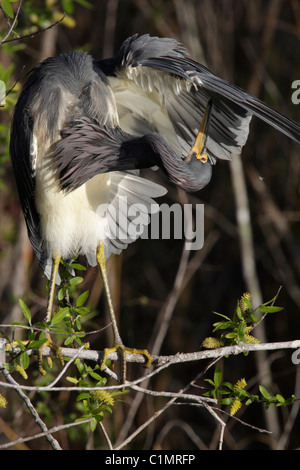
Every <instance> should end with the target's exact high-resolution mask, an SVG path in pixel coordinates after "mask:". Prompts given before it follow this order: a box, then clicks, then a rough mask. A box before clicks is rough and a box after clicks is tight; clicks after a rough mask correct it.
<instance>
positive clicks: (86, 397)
mask: <svg viewBox="0 0 300 470" xmlns="http://www.w3.org/2000/svg"><path fill="white" fill-rule="evenodd" d="M90 398H91V394H90V393H89V392H82V393H79V395H78V396H77V398H76V401H81V400H89V399H90Z"/></svg>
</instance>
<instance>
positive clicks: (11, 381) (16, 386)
mask: <svg viewBox="0 0 300 470" xmlns="http://www.w3.org/2000/svg"><path fill="white" fill-rule="evenodd" d="M2 373H3V375H4V377H5V378H6V380H7V382H8V383H9V384H11V385H13V388H14V389H15V390H16V392H17V393H18V395H19V397H20V398H21V399H22V400H23V401H24V402H25V404H26V406H27V408H28V410H29V411H30V413H31V414H32V416H33V418H34V420H35V422H36V423H37V425H38V426H39V427H40V428H41V430H42V431H43V433H44V434H45V437H46V439H47V441H48V442H49V443H50V445H51V447H52V448H53V449H54V450H62V448H61V447H60V445H59V443H58V441H57V440H56V439H54V437H53V436H52V435H51V434H50V433H49V430H48V428H47V426H46V425H45V423H44V421H42V420H41V418H40V416H39V414H38V413H37V411H36V409H35V408H34V406H33V405H32V403H31V401H30V399H29V398H28V397H27V395H25V393H24V392H23V391H22V390H21V389H20V388H19V384H18V383H17V382H16V381H15V379H14V378H13V377H12V376H11V375H10V373H9V372H8V371H7V370H6V369H2Z"/></svg>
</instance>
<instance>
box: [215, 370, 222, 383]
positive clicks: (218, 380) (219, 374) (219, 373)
mask: <svg viewBox="0 0 300 470" xmlns="http://www.w3.org/2000/svg"><path fill="white" fill-rule="evenodd" d="M221 381H222V370H221V367H220V366H216V368H215V372H214V383H215V387H216V388H218V387H220V385H221Z"/></svg>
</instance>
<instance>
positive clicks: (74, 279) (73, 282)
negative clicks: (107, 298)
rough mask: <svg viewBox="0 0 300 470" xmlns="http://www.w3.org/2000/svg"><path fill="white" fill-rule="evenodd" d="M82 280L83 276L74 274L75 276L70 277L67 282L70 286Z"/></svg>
mask: <svg viewBox="0 0 300 470" xmlns="http://www.w3.org/2000/svg"><path fill="white" fill-rule="evenodd" d="M82 281H83V277H81V276H75V277H72V279H70V281H69V284H70V286H77V285H78V284H80V283H81V282H82Z"/></svg>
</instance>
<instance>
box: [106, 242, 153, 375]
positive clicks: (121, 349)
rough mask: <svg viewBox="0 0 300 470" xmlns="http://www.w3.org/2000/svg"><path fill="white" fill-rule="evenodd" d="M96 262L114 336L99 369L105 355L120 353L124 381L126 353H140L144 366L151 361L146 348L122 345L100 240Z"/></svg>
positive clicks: (148, 365)
mask: <svg viewBox="0 0 300 470" xmlns="http://www.w3.org/2000/svg"><path fill="white" fill-rule="evenodd" d="M97 262H98V264H99V267H100V271H101V274H102V279H103V285H104V290H105V294H106V298H107V303H108V309H109V316H110V320H111V324H112V330H113V336H114V346H113V347H112V348H105V349H104V351H103V359H102V362H101V370H103V369H104V366H105V361H106V359H107V356H108V355H109V354H110V353H111V352H117V353H119V354H120V357H121V379H122V383H125V381H126V353H127V352H128V353H133V354H141V355H143V356H145V357H146V359H147V362H146V364H145V367H150V365H151V363H152V357H151V355H150V354H149V352H148V351H147V350H146V349H135V348H127V347H126V346H124V344H123V341H122V339H121V336H120V333H119V329H118V326H117V321H116V317H115V313H114V308H113V305H112V300H111V295H110V290H109V285H108V278H107V271H106V259H105V254H104V247H103V243H102V241H100V243H99V246H98V248H97Z"/></svg>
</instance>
